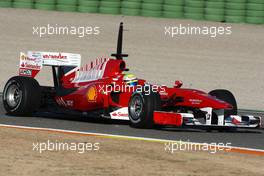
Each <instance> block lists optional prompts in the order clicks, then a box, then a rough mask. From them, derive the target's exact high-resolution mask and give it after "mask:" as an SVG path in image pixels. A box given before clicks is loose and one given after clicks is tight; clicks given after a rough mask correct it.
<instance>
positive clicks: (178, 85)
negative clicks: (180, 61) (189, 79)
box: [174, 80, 183, 88]
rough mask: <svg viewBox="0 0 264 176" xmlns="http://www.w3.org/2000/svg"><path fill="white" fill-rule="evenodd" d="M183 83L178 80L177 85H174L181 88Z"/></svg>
mask: <svg viewBox="0 0 264 176" xmlns="http://www.w3.org/2000/svg"><path fill="white" fill-rule="evenodd" d="M182 84H183V83H182V81H180V80H176V81H175V83H174V88H180V87H181V86H182Z"/></svg>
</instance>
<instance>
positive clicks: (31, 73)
mask: <svg viewBox="0 0 264 176" xmlns="http://www.w3.org/2000/svg"><path fill="white" fill-rule="evenodd" d="M80 65H81V55H80V54H73V53H61V52H42V51H41V52H39V51H28V52H27V54H25V53H22V52H21V53H20V64H19V75H20V76H27V77H32V78H34V77H35V76H36V75H37V74H38V72H39V71H40V70H41V69H42V67H43V66H70V67H80Z"/></svg>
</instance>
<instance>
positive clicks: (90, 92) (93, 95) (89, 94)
mask: <svg viewBox="0 0 264 176" xmlns="http://www.w3.org/2000/svg"><path fill="white" fill-rule="evenodd" d="M86 96H87V100H88V101H95V100H96V97H97V91H96V88H95V87H94V86H92V87H90V88H89V89H88V91H87V94H86Z"/></svg>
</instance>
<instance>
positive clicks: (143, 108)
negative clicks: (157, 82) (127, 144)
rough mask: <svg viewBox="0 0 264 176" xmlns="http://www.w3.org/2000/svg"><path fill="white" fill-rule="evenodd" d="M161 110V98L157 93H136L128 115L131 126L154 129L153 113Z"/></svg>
mask: <svg viewBox="0 0 264 176" xmlns="http://www.w3.org/2000/svg"><path fill="white" fill-rule="evenodd" d="M159 109H160V96H159V94H158V93H156V92H150V93H149V94H146V93H144V92H135V93H134V94H133V95H132V96H131V98H130V101H129V106H128V114H129V119H130V122H131V126H132V127H135V128H153V126H154V120H153V112H154V111H155V110H159Z"/></svg>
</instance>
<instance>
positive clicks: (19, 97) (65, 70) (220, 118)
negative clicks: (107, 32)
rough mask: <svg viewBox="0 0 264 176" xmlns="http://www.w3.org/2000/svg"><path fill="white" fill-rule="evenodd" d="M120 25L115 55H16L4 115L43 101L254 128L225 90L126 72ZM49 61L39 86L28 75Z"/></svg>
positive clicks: (142, 120) (153, 119) (157, 121)
mask: <svg viewBox="0 0 264 176" xmlns="http://www.w3.org/2000/svg"><path fill="white" fill-rule="evenodd" d="M122 40H123V24H122V23H121V24H120V28H119V34H118V44H117V53H116V54H112V56H113V57H115V58H100V59H97V60H95V61H94V62H91V63H90V64H86V65H84V66H82V67H81V66H80V64H81V56H80V55H79V54H72V53H58V52H35V51H29V52H27V53H26V54H25V53H21V54H20V68H19V76H15V77H12V78H11V79H9V80H8V82H7V83H6V85H5V88H4V91H3V104H4V107H5V109H6V111H7V113H8V114H10V115H30V114H32V113H33V112H36V111H38V110H40V108H42V107H46V106H48V105H49V104H51V105H52V106H55V105H56V106H59V107H60V108H61V109H63V111H64V112H65V113H68V112H69V111H74V112H77V113H82V114H87V115H89V114H93V113H95V114H97V115H98V116H99V117H101V118H110V119H117V120H128V121H130V123H131V126H133V127H136V128H152V127H154V125H169V126H178V127H186V126H189V127H207V128H237V127H247V128H257V127H260V123H261V119H260V117H255V116H252V115H247V116H239V115H237V104H236V100H235V98H234V96H233V94H232V93H231V92H229V91H228V90H222V89H221V90H220V89H219V90H213V91H211V92H209V93H206V92H203V91H200V90H194V89H185V88H181V86H182V83H181V81H175V85H174V86H172V87H167V86H161V85H153V84H149V83H147V82H146V81H145V80H144V79H138V78H136V77H135V76H134V75H133V74H128V73H127V72H128V71H129V69H128V68H127V67H126V63H125V61H124V60H123V58H124V57H127V56H128V55H126V54H122ZM43 66H51V68H52V74H53V81H54V86H53V87H47V86H40V85H39V83H38V82H37V80H36V79H34V77H35V76H36V75H37V74H38V72H39V71H40V70H41V69H42V67H43Z"/></svg>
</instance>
